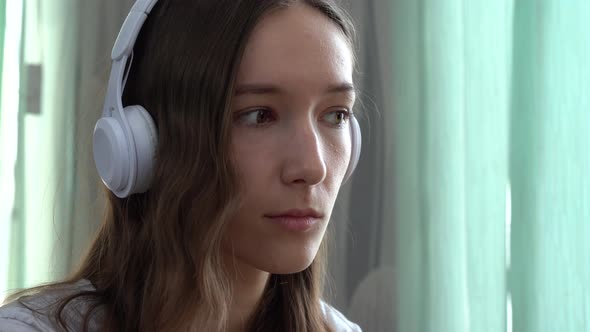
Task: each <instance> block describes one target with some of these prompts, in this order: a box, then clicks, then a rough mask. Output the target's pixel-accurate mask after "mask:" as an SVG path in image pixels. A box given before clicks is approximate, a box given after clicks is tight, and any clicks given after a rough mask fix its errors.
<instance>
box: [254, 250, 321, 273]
mask: <svg viewBox="0 0 590 332" xmlns="http://www.w3.org/2000/svg"><path fill="white" fill-rule="evenodd" d="M315 254H316V252H314V253H313V255H289V254H286V255H284V256H283V257H282V258H280V257H277V259H274V260H273V262H272V264H268V265H267V264H265V265H267V266H265V268H263V269H262V270H265V271H267V272H269V273H272V274H293V273H299V272H301V271H303V270H305V269H307V268H308V267H309V266H310V265H311V263H313V260H314V259H315Z"/></svg>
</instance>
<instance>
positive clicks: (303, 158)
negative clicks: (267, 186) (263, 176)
mask: <svg viewBox="0 0 590 332" xmlns="http://www.w3.org/2000/svg"><path fill="white" fill-rule="evenodd" d="M283 146H284V149H283V152H282V154H283V155H284V156H285V158H284V161H283V167H282V171H281V178H282V181H283V182H284V183H286V184H301V185H306V186H313V185H316V184H318V183H321V182H322V181H323V180H324V178H325V177H326V162H325V160H324V153H323V145H322V141H321V137H318V133H317V132H316V129H315V128H314V127H313V125H312V124H306V125H298V126H295V128H293V129H292V130H289V131H288V132H287V135H285V144H284V145H283Z"/></svg>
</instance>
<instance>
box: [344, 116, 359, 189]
mask: <svg viewBox="0 0 590 332" xmlns="http://www.w3.org/2000/svg"><path fill="white" fill-rule="evenodd" d="M350 135H351V138H350V142H351V151H350V162H349V163H348V169H347V170H346V174H345V175H344V181H343V182H346V181H348V179H349V178H350V176H351V175H352V173H353V172H354V170H355V169H356V166H357V165H358V162H359V159H360V157H361V146H362V145H363V140H362V137H361V127H360V125H359V123H358V120H357V119H356V117H355V116H354V115H352V116H351V118H350Z"/></svg>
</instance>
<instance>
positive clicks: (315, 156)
mask: <svg viewBox="0 0 590 332" xmlns="http://www.w3.org/2000/svg"><path fill="white" fill-rule="evenodd" d="M352 72H353V59H352V54H351V50H350V47H349V45H348V43H347V40H346V38H345V36H344V34H343V33H342V32H341V30H340V29H339V27H338V26H337V25H336V24H335V23H334V22H333V21H331V20H330V19H329V18H327V17H325V16H324V15H323V14H322V13H320V12H319V11H317V10H316V9H313V8H311V7H308V6H307V5H304V4H298V5H294V6H292V7H289V8H288V9H282V10H278V11H275V12H272V13H271V14H269V15H267V16H265V17H264V18H263V19H262V20H261V21H260V22H259V23H258V25H257V27H256V28H255V30H254V31H253V33H252V35H251V37H250V39H249V41H248V44H247V46H246V50H245V53H244V56H243V58H242V62H241V65H240V68H239V73H238V77H237V81H236V87H235V94H234V96H233V101H232V112H233V128H232V143H231V155H232V158H233V161H234V165H235V167H236V169H237V172H238V175H239V179H240V181H241V188H240V189H241V190H240V193H241V197H242V202H241V203H242V204H241V206H240V208H239V210H238V212H237V214H236V215H235V216H234V217H233V219H232V220H231V221H230V224H229V226H228V227H229V228H228V234H227V237H226V239H227V240H228V241H227V242H226V243H227V247H226V250H228V253H231V254H232V255H233V256H234V257H235V258H237V260H238V262H239V263H240V264H246V265H248V266H250V267H253V268H255V269H258V270H262V271H266V272H270V273H275V274H287V273H295V272H299V271H302V270H304V269H306V268H307V267H308V266H309V265H310V264H311V262H312V261H313V259H314V257H315V255H316V253H317V250H318V248H319V245H320V243H321V241H322V238H323V236H324V232H325V230H326V226H327V225H328V221H329V220H330V215H331V213H332V208H333V206H334V202H335V200H336V196H337V194H338V190H339V189H340V185H341V183H342V181H343V178H344V174H345V172H346V169H347V167H348V164H349V160H350V155H351V136H350V128H349V125H350V124H349V119H348V112H351V111H352V107H353V104H354V100H355V95H354V89H353V87H352ZM293 210H296V211H293ZM312 210H313V211H315V212H313V211H312ZM298 212H299V213H301V214H303V215H304V216H303V217H301V216H299V217H297V213H298ZM314 214H317V215H314ZM281 215H282V216H283V217H280V216H281Z"/></svg>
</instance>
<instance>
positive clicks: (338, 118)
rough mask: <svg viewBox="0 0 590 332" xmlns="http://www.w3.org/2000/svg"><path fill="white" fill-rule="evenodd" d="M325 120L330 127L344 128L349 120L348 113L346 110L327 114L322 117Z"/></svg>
mask: <svg viewBox="0 0 590 332" xmlns="http://www.w3.org/2000/svg"><path fill="white" fill-rule="evenodd" d="M322 118H323V119H324V120H327V121H328V122H329V123H330V124H331V125H333V126H336V127H344V125H345V124H346V123H348V120H349V118H350V112H349V111H348V110H337V111H333V112H330V113H327V114H326V115H324V116H323V117H322Z"/></svg>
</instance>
